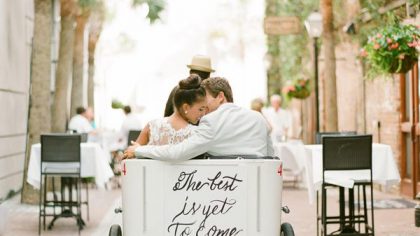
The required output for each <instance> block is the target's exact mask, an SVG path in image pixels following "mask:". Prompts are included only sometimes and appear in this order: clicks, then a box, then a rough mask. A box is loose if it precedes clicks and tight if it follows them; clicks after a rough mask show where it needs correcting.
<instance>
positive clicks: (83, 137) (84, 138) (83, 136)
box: [69, 129, 92, 220]
mask: <svg viewBox="0 0 420 236" xmlns="http://www.w3.org/2000/svg"><path fill="white" fill-rule="evenodd" d="M69 133H71V134H78V135H80V142H82V143H87V141H88V137H89V136H88V135H89V134H88V133H77V130H74V129H72V130H70V132H69ZM91 179H92V178H82V184H83V185H84V188H85V190H86V200H85V201H83V202H82V204H84V205H86V210H87V211H86V213H87V220H89V219H90V217H89V216H90V214H89V182H90V181H91Z"/></svg>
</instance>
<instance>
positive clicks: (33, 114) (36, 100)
mask: <svg viewBox="0 0 420 236" xmlns="http://www.w3.org/2000/svg"><path fill="white" fill-rule="evenodd" d="M51 4H52V1H51V0H35V20H34V21H35V22H34V37H33V45H32V62H31V63H32V64H31V71H32V74H31V93H30V107H29V120H28V142H27V146H26V156H25V166H24V177H23V189H22V197H21V201H22V202H24V203H36V202H38V200H39V195H38V191H36V190H35V189H34V188H33V187H32V186H30V185H29V184H28V183H27V182H26V178H27V173H28V163H29V154H30V148H31V145H32V144H34V143H38V142H39V141H40V135H41V134H42V133H48V132H50V130H51V112H50V80H51V79H50V78H51V29H52V5H51Z"/></svg>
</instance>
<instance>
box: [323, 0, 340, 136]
mask: <svg viewBox="0 0 420 236" xmlns="http://www.w3.org/2000/svg"><path fill="white" fill-rule="evenodd" d="M321 11H322V17H323V20H322V21H323V22H322V24H323V28H324V29H323V34H322V41H323V48H324V58H325V60H324V61H325V63H324V81H325V90H324V94H325V95H324V97H325V103H324V104H325V109H324V110H325V123H324V127H325V131H337V129H338V122H337V120H338V117H337V116H338V114H337V86H336V75H335V67H336V66H335V41H334V28H333V22H334V19H333V6H332V0H321Z"/></svg>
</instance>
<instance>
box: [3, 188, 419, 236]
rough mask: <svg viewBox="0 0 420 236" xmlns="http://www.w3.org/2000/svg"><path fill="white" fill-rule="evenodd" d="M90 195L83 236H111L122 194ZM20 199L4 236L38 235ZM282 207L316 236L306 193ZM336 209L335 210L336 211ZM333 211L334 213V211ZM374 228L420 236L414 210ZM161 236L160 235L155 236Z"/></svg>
mask: <svg viewBox="0 0 420 236" xmlns="http://www.w3.org/2000/svg"><path fill="white" fill-rule="evenodd" d="M89 194H90V204H91V207H90V220H89V221H87V220H86V211H85V208H83V213H84V214H83V218H84V219H85V220H86V227H85V228H84V229H83V230H82V231H81V235H93V236H96V235H98V236H99V235H101V236H104V235H108V230H109V227H110V226H111V225H112V224H115V223H117V224H121V222H122V219H121V214H115V213H114V209H115V208H116V207H118V206H120V205H121V192H120V190H101V189H93V190H91V191H90V192H89ZM337 195H338V194H336V195H334V194H332V195H331V196H330V197H329V201H330V202H337V205H336V206H335V209H336V208H337V207H338V196H337ZM374 196H375V199H390V198H399V196H396V195H390V194H384V193H381V192H375V193H374ZM19 199H20V196H17V197H15V198H13V199H11V200H9V201H7V202H6V203H4V204H2V207H5V208H7V209H8V210H9V217H8V226H7V231H6V233H5V234H3V235H2V236H15V235H16V236H30V235H37V234H38V206H33V205H26V204H20V203H19ZM283 204H285V205H288V206H289V208H290V210H291V212H290V214H288V215H283V219H282V221H283V222H290V223H291V224H292V225H293V228H294V229H295V234H296V235H298V236H315V235H316V223H315V205H310V204H309V203H308V196H307V192H306V190H305V189H294V188H285V189H284V191H283ZM333 208H334V207H333ZM333 210H334V209H333ZM375 228H376V235H377V236H419V235H420V228H416V227H415V226H414V209H413V208H408V209H378V210H375ZM42 235H60V236H67V235H78V231H77V227H76V224H75V220H73V219H70V218H69V219H59V220H58V221H56V223H55V225H54V228H53V229H52V230H46V231H42ZM156 236H158V235H156ZM249 236H252V235H249Z"/></svg>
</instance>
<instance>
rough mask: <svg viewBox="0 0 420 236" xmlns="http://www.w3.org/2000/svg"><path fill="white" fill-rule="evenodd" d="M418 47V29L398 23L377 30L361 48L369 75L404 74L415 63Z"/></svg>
mask: <svg viewBox="0 0 420 236" xmlns="http://www.w3.org/2000/svg"><path fill="white" fill-rule="evenodd" d="M416 47H420V29H419V27H418V26H414V25H401V24H399V23H396V24H393V25H388V26H385V27H383V28H380V29H378V30H377V31H376V32H375V33H374V34H373V35H371V36H370V37H369V39H368V42H367V43H366V45H365V46H364V47H363V48H362V50H361V53H360V56H361V57H363V58H366V61H367V63H368V65H369V66H370V67H369V74H370V75H377V74H389V73H406V72H407V71H409V70H410V69H411V68H412V67H413V65H414V63H415V62H416V61H417V59H418V56H419V52H418V50H417V49H416Z"/></svg>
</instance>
